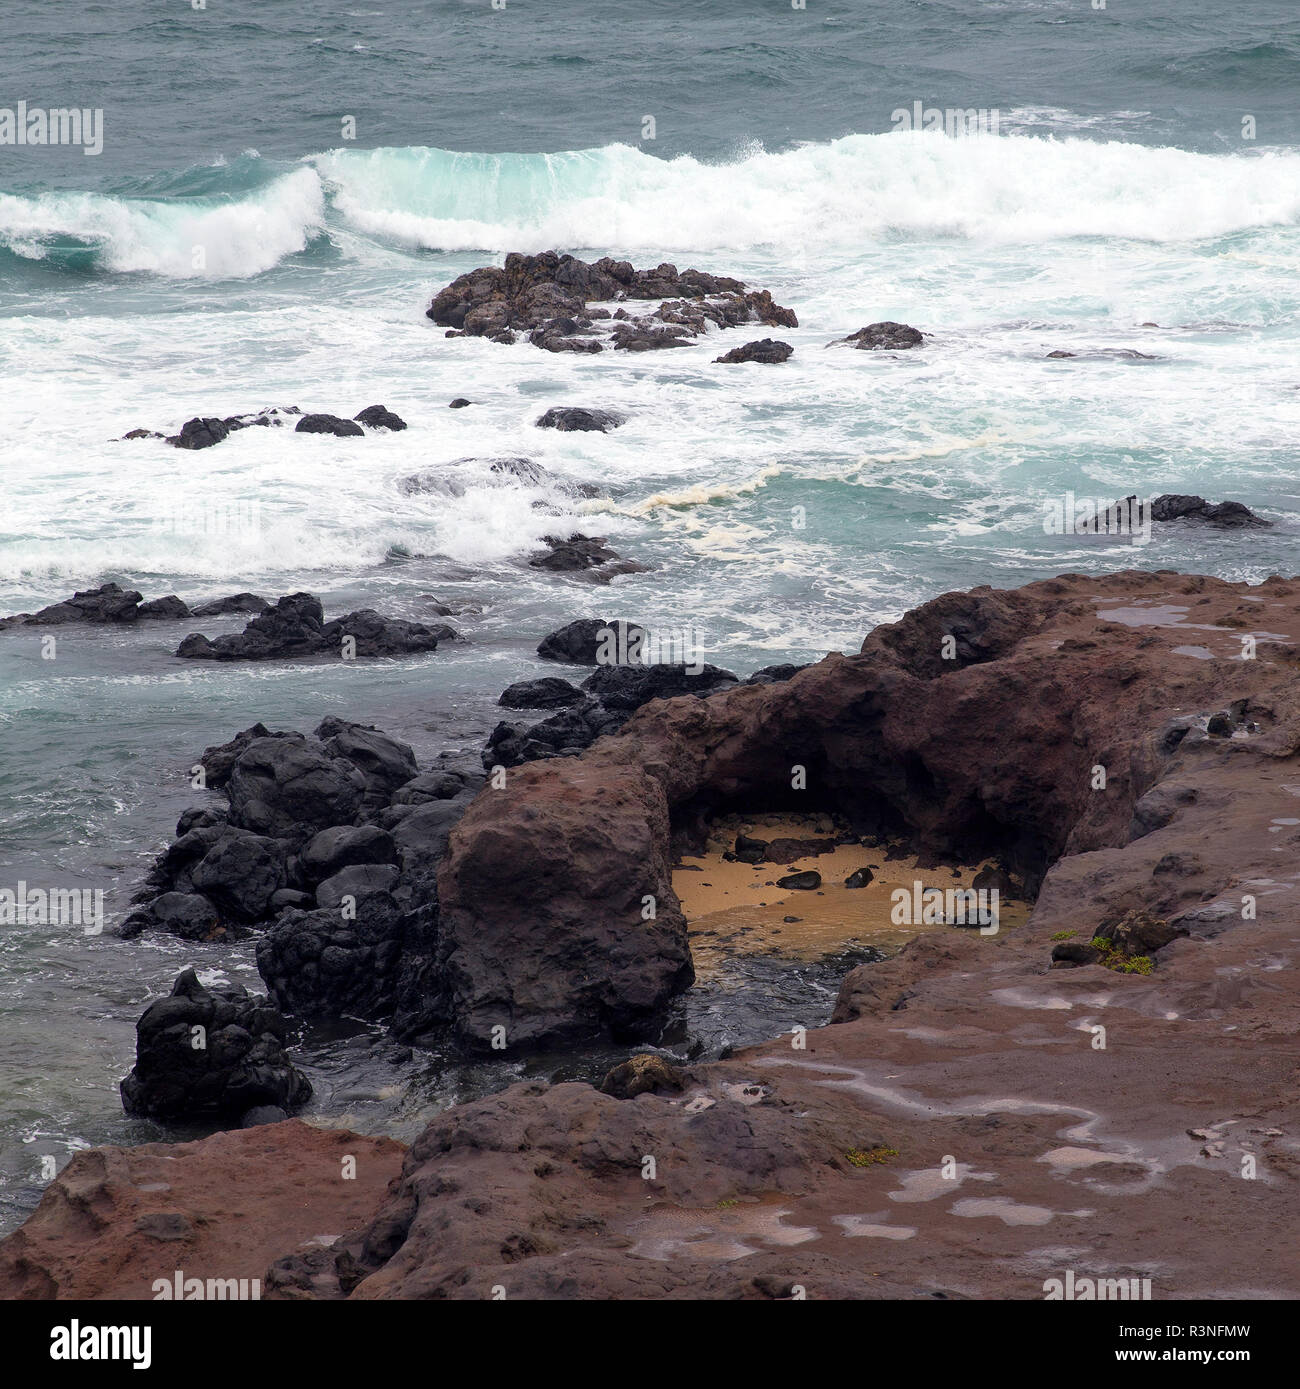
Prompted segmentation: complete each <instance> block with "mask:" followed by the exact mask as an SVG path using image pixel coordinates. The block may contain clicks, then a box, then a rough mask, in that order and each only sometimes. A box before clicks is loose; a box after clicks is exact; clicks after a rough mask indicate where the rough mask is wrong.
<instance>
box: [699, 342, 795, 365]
mask: <svg viewBox="0 0 1300 1389" xmlns="http://www.w3.org/2000/svg"><path fill="white" fill-rule="evenodd" d="M793 352H794V348H793V347H791V346H790V344H789V343H788V342H778V341H777V339H776V338H759V339H758V341H757V342H747V343H745V345H744V346H743V347H733V348H732V349H731V351H730V352H724V353H723V354H722V356H721V357H715V358H714V359H713V360H714V362H723V363H731V362H770V363H772V364H774V365H775V364H779V363H781V362H785V361H788V360H789V358H790V356H791V355H792V354H793Z"/></svg>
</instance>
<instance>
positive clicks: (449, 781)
mask: <svg viewBox="0 0 1300 1389" xmlns="http://www.w3.org/2000/svg"><path fill="white" fill-rule="evenodd" d="M469 784H470V778H469V776H468V775H467V774H466V773H464V772H456V771H430V772H421V773H420V775H419V776H417V777H412V778H411V780H410V781H408V782H406V783H404V784H403V785H402V786H399V787H398V789H397V790H396V791H395V792H394V793H393V799H392V803H393V805H395V806H397V805H426V804H428V802H429V801H449V800H452V799H454V798H455V797H456V796H459V795H460V794H461V792H462V791H464V790H465V789H466V787H467V786H468V785H469Z"/></svg>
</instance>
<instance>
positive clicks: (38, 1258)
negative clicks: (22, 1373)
mask: <svg viewBox="0 0 1300 1389" xmlns="http://www.w3.org/2000/svg"><path fill="white" fill-rule="evenodd" d="M405 1152H406V1148H405V1145H404V1144H401V1143H398V1142H396V1141H395V1140H394V1139H391V1138H368V1137H365V1136H364V1135H362V1134H358V1133H348V1132H346V1131H343V1130H336V1129H322V1128H316V1127H314V1126H312V1125H310V1124H304V1123H302V1122H301V1121H300V1120H297V1119H291V1120H289V1121H288V1122H286V1123H279V1124H269V1125H265V1126H262V1127H258V1128H250V1129H244V1130H232V1131H228V1132H222V1133H215V1134H213V1135H211V1137H208V1138H202V1139H199V1140H198V1141H197V1142H193V1143H143V1144H140V1145H139V1146H138V1147H134V1148H117V1147H106V1148H90V1149H86V1150H83V1151H81V1152H78V1153H75V1154H74V1155H73V1157H72V1158H71V1160H70V1161H69V1162H68V1163H67V1164H66V1165H65V1166H64V1168H63V1170H62V1171H61V1172H60V1173H59V1174H58V1176H57V1177H55V1178H54V1180H53V1181H52V1182H50V1184H49V1186H48V1187H47V1188H46V1190H45V1194H44V1196H43V1197H42V1198H41V1204H40V1206H39V1207H38V1208H37V1210H36V1212H35V1213H34V1214H33V1215H32V1216H31V1218H30V1219H29V1220H28V1221H27V1223H26V1224H25V1225H24V1226H23V1227H22V1229H20V1230H18V1231H17V1232H16V1233H14V1234H12V1235H10V1236H9V1237H8V1238H7V1239H5V1240H0V1297H2V1298H6V1299H12V1298H21V1299H33V1300H42V1299H51V1298H60V1299H66V1298H75V1299H95V1300H100V1299H139V1300H150V1301H151V1300H153V1299H154V1298H155V1297H156V1296H158V1290H157V1289H156V1288H155V1286H154V1285H155V1283H156V1281H157V1280H159V1279H163V1280H165V1281H166V1282H167V1283H168V1284H169V1285H170V1284H172V1282H173V1277H174V1271H175V1270H176V1269H180V1270H182V1271H183V1273H184V1274H185V1276H186V1277H187V1278H193V1279H199V1280H201V1283H202V1286H203V1288H204V1289H205V1291H206V1289H207V1288H208V1287H209V1283H208V1280H209V1279H213V1280H220V1281H219V1284H218V1287H219V1288H220V1289H221V1291H213V1292H211V1293H207V1296H210V1297H234V1296H236V1295H237V1286H238V1281H239V1280H240V1279H244V1280H247V1284H246V1287H247V1288H248V1289H250V1290H251V1287H252V1284H253V1281H254V1280H256V1281H257V1283H258V1291H259V1292H260V1293H261V1295H262V1296H265V1295H266V1291H267V1290H266V1285H265V1279H266V1272H267V1267H268V1265H269V1264H270V1263H271V1261H272V1260H273V1259H277V1258H279V1257H281V1256H282V1255H284V1254H285V1253H286V1251H289V1250H293V1249H296V1248H297V1247H298V1246H299V1245H304V1246H308V1245H310V1247H316V1248H318V1247H319V1240H320V1237H321V1236H322V1235H333V1234H336V1233H338V1232H339V1231H342V1230H348V1229H351V1228H352V1227H353V1226H356V1225H360V1224H363V1223H366V1222H368V1221H369V1220H370V1219H371V1218H372V1216H373V1213H374V1209H375V1206H376V1204H377V1203H378V1202H379V1201H380V1200H381V1199H382V1197H383V1195H384V1193H385V1191H386V1189H387V1187H388V1184H389V1182H390V1181H392V1180H394V1179H395V1178H396V1177H397V1175H398V1173H399V1172H400V1171H401V1167H402V1158H403V1156H404V1155H405ZM349 1159H351V1161H350V1162H349ZM348 1172H351V1173H352V1174H353V1175H352V1176H351V1177H345V1174H346V1173H348ZM227 1280H235V1286H234V1287H231V1286H230V1285H229V1283H228V1281H227Z"/></svg>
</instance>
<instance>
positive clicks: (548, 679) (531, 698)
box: [497, 675, 586, 709]
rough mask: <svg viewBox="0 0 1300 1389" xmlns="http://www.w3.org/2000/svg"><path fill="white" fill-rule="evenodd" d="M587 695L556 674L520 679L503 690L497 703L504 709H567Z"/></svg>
mask: <svg viewBox="0 0 1300 1389" xmlns="http://www.w3.org/2000/svg"><path fill="white" fill-rule="evenodd" d="M585 698H586V696H585V695H584V694H583V693H582V691H581V690H580V689H579V688H578V687H577V686H576V685H570V684H569V682H568V681H567V680H561V679H559V678H558V677H556V676H554V675H544V676H543V677H542V678H541V679H540V680H518V681H516V682H515V683H514V684H513V685H510V686H508V687H507V688H506V689H504V690H502V692H501V698H500V699H498V700H497V703H498V704H499V705H501V707H502V708H503V709H567V708H568V707H569V705H571V704H581V703H582V702H583V701H584V699H585Z"/></svg>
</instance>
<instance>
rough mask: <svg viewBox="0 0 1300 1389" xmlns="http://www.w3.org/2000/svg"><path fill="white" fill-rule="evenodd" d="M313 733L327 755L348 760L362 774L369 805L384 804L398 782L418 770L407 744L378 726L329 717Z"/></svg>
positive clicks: (407, 778) (413, 774)
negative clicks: (390, 735) (368, 725)
mask: <svg viewBox="0 0 1300 1389" xmlns="http://www.w3.org/2000/svg"><path fill="white" fill-rule="evenodd" d="M315 736H316V737H317V738H319V739H320V740H321V742H322V744H323V745H324V747H325V751H326V752H327V753H328V754H329V756H331V757H342V758H344V759H345V760H346V761H348V762H351V763H352V765H353V766H354V767H356V768H357V770H358V771H359V772H360V773H361V775H362V776H363V777H364V778H365V782H366V802H367V806H368V807H369V806H374V805H387V804H388V802H389V800H391V798H392V794H393V792H394V791H396V790H397V788H398V787H399V786H405V785H406V783H407V782H409V781H410V780H411V778H412V777H414V776H417V775H418V774H419V771H420V768H419V766H418V765H417V763H416V761H415V753H414V752H412V751H411V748H410V746H409V745H408V744H406V743H403V742H400V741H399V740H398V739H396V738H390V737H389V736H388V734H387V733H381V732H380V731H379V730H378V729H377V728H369V727H366V726H365V725H363V724H359V723H348V722H346V721H345V720H343V719H335V718H328V719H325V720H324V721H323V722H322V723H321V724H320V725H319V726H318V727H317V729H316V732H315Z"/></svg>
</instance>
